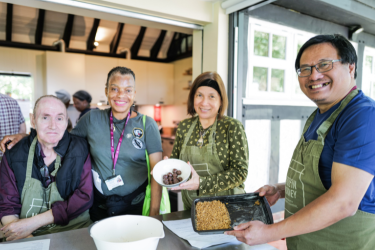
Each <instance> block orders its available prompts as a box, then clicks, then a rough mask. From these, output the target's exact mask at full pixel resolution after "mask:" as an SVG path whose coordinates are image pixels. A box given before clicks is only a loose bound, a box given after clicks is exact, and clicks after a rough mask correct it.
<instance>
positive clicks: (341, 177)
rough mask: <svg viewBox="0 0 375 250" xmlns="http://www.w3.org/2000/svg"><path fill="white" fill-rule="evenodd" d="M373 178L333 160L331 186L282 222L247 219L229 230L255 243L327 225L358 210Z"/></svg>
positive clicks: (232, 233)
mask: <svg viewBox="0 0 375 250" xmlns="http://www.w3.org/2000/svg"><path fill="white" fill-rule="evenodd" d="M373 178H374V176H373V175H371V174H370V173H368V172H366V171H363V170H361V169H358V168H355V167H351V166H348V165H345V164H340V163H337V162H334V163H333V166H332V186H331V188H330V189H329V190H328V191H327V192H326V193H324V194H323V195H322V196H320V197H318V198H317V199H316V200H314V201H313V202H311V203H310V204H308V205H307V206H306V207H304V208H302V209H301V210H300V211H298V212H297V213H295V214H294V215H292V216H290V217H289V218H287V219H285V220H283V221H281V222H279V223H276V224H273V225H265V224H263V223H262V222H259V221H256V222H248V223H244V224H241V225H239V226H238V227H236V228H235V229H236V231H232V232H227V234H231V235H235V236H236V237H237V239H238V240H240V241H243V242H245V243H247V244H249V245H256V244H261V243H266V242H270V241H274V240H278V239H281V238H285V237H291V236H295V235H300V234H306V233H310V232H314V231H317V230H320V229H323V228H326V227H328V226H330V225H332V224H334V223H336V222H338V221H340V220H342V219H344V218H346V217H349V216H353V215H354V214H355V213H356V211H357V209H358V206H359V204H360V202H361V200H362V198H363V196H364V195H365V193H366V191H367V189H368V187H369V185H370V183H371V181H372V179H373ZM343 194H344V195H343ZM237 230H238V231H237Z"/></svg>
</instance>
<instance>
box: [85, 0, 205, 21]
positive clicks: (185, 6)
mask: <svg viewBox="0 0 375 250" xmlns="http://www.w3.org/2000/svg"><path fill="white" fill-rule="evenodd" d="M85 2H89V3H93V4H100V5H105V6H109V7H111V6H112V7H115V8H121V9H124V10H129V11H135V12H139V13H143V14H149V15H155V16H160V17H164V18H172V19H174V20H180V21H187V22H192V23H197V24H205V23H209V22H211V21H212V20H211V15H212V12H211V11H212V2H210V1H202V0H188V1H186V0H157V1H155V0H142V1H134V0H86V1H85Z"/></svg>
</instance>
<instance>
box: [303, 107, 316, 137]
mask: <svg viewBox="0 0 375 250" xmlns="http://www.w3.org/2000/svg"><path fill="white" fill-rule="evenodd" d="M317 111H318V109H315V110H314V112H312V114H311V115H310V117H309V118H308V119H307V121H306V123H305V127H304V128H303V133H302V137H303V135H304V134H305V133H306V131H307V129H308V128H309V127H310V125H311V123H312V122H313V120H314V118H315V115H316V112H317Z"/></svg>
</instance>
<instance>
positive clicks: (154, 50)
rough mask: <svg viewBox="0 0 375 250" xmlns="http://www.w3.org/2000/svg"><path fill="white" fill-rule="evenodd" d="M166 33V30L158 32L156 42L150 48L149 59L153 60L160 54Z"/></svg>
mask: <svg viewBox="0 0 375 250" xmlns="http://www.w3.org/2000/svg"><path fill="white" fill-rule="evenodd" d="M166 33H167V31H166V30H162V31H161V32H160V35H159V37H158V39H157V40H156V42H155V43H154V45H153V46H152V48H151V51H150V57H151V58H153V59H155V58H157V57H158V54H159V52H160V49H161V45H162V44H163V41H164V38H165V34H166Z"/></svg>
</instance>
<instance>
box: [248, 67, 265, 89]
mask: <svg viewBox="0 0 375 250" xmlns="http://www.w3.org/2000/svg"><path fill="white" fill-rule="evenodd" d="M267 74H268V69H267V68H262V67H254V70H253V83H252V85H253V86H252V88H251V89H252V90H258V91H267Z"/></svg>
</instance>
